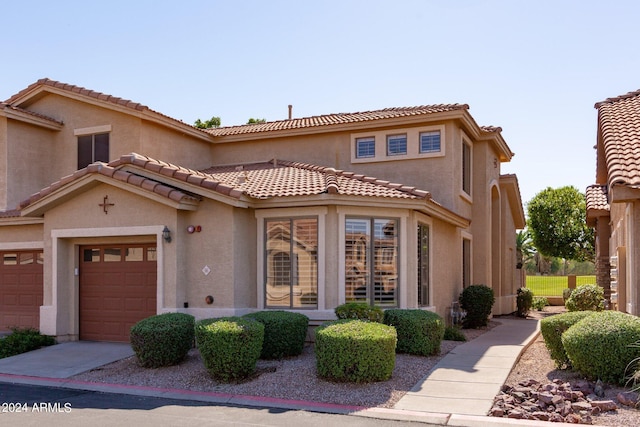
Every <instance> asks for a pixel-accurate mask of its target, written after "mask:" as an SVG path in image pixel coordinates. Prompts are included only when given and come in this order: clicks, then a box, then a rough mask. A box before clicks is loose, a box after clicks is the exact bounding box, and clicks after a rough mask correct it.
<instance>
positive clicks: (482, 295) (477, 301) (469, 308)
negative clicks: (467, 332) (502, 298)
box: [459, 285, 496, 329]
mask: <svg viewBox="0 0 640 427" xmlns="http://www.w3.org/2000/svg"><path fill="white" fill-rule="evenodd" d="M459 300H460V308H462V309H463V310H464V311H466V312H467V314H466V316H465V317H464V318H463V319H462V327H463V328H467V329H476V328H480V327H483V326H487V324H489V315H490V314H491V308H492V307H493V303H494V302H495V301H496V299H495V297H494V296H493V289H491V288H490V287H488V286H486V285H471V286H469V287H467V288H465V289H464V290H463V291H462V293H461V294H460V298H459Z"/></svg>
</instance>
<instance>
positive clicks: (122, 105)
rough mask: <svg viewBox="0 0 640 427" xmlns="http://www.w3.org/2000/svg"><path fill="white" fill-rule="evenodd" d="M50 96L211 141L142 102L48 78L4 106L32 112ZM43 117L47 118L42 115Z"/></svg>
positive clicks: (193, 129) (26, 89) (198, 131)
mask: <svg viewBox="0 0 640 427" xmlns="http://www.w3.org/2000/svg"><path fill="white" fill-rule="evenodd" d="M49 93H55V94H57V95H60V96H64V97H68V98H73V99H77V100H80V101H82V102H87V103H90V104H94V105H99V106H101V107H104V108H110V109H116V110H118V111H120V112H123V113H126V114H133V115H136V116H140V117H142V118H144V119H146V120H149V121H153V122H156V123H159V124H162V125H164V126H168V127H172V128H176V129H179V130H180V131H181V132H187V133H189V134H190V135H192V136H196V137H198V138H200V139H204V140H207V141H211V137H210V136H209V135H208V134H207V133H206V132H204V131H203V130H201V129H198V128H196V127H194V126H192V125H190V124H187V123H185V122H183V121H181V120H178V119H174V118H172V117H169V116H167V115H165V114H162V113H160V112H158V111H155V110H152V109H151V108H149V107H147V106H146V105H143V104H141V103H139V102H134V101H131V100H128V99H124V98H120V97H117V96H112V95H108V94H105V93H102V92H97V91H94V90H91V89H86V88H84V87H81V86H76V85H71V84H67V83H62V82H58V81H55V80H51V79H48V78H44V79H40V80H38V81H37V82H35V83H32V84H31V85H29V86H28V87H26V88H25V89H23V90H21V91H20V92H18V93H17V94H15V95H13V96H11V97H10V98H9V99H7V100H6V101H5V102H4V104H7V105H9V106H11V107H15V108H21V109H23V110H25V111H29V110H28V107H29V106H30V105H31V104H32V103H33V102H35V101H37V100H38V99H40V98H42V97H43V96H46V95H47V94H49ZM33 114H38V113H33ZM41 116H42V117H45V116H43V115H41ZM50 120H55V119H50Z"/></svg>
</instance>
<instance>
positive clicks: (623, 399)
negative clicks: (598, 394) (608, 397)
mask: <svg viewBox="0 0 640 427" xmlns="http://www.w3.org/2000/svg"><path fill="white" fill-rule="evenodd" d="M616 399H618V402H620V404H621V405H624V406H630V407H631V408H637V407H638V393H635V392H632V391H627V392H624V393H618V395H617V396H616Z"/></svg>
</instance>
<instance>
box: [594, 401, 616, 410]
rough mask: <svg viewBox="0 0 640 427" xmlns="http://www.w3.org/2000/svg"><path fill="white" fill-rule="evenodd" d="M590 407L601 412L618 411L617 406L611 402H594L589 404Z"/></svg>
mask: <svg viewBox="0 0 640 427" xmlns="http://www.w3.org/2000/svg"><path fill="white" fill-rule="evenodd" d="M591 406H593V407H596V408H598V409H600V410H601V411H603V412H607V411H615V410H616V409H618V405H616V402H614V401H613V400H594V401H592V402H591Z"/></svg>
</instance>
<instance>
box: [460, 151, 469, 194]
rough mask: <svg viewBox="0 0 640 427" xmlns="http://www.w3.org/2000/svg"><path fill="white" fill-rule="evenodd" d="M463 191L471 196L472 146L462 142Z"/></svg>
mask: <svg viewBox="0 0 640 427" xmlns="http://www.w3.org/2000/svg"><path fill="white" fill-rule="evenodd" d="M462 191H464V192H465V193H466V194H467V195H469V196H471V145H470V144H468V143H467V142H466V141H462Z"/></svg>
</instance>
